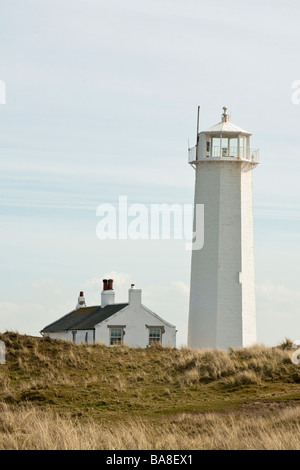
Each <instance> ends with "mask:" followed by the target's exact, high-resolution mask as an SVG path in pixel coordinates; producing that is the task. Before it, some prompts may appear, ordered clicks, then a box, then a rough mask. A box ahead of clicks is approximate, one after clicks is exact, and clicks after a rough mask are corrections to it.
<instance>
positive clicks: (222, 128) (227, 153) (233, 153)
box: [189, 107, 259, 164]
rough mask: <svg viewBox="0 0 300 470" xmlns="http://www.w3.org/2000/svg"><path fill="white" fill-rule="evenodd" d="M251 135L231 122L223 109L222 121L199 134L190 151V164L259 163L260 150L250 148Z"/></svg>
mask: <svg viewBox="0 0 300 470" xmlns="http://www.w3.org/2000/svg"><path fill="white" fill-rule="evenodd" d="M250 136H251V133H250V132H248V131H245V130H244V129H241V128H240V127H238V126H236V125H235V124H232V123H231V122H230V121H229V115H228V112H227V108H226V107H224V108H223V114H222V121H221V122H219V123H218V124H216V125H215V126H213V127H210V128H209V129H207V130H206V131H203V132H200V133H198V132H197V144H196V146H195V147H193V148H191V149H189V163H192V164H193V163H196V162H198V161H209V160H242V161H248V162H249V161H250V162H252V163H253V164H257V163H258V154H259V152H258V150H257V149H252V148H251V146H250Z"/></svg>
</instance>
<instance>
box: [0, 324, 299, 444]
mask: <svg viewBox="0 0 300 470" xmlns="http://www.w3.org/2000/svg"><path fill="white" fill-rule="evenodd" d="M0 339H2V340H3V341H5V343H6V346H7V364H6V365H2V366H0V415H1V419H0V449H1V450H3V449H110V450H113V449H153V450H163V449H168V450H171V449H175V450H180V449H299V448H300V445H299V431H300V406H299V405H300V401H299V400H300V366H297V365H294V364H292V362H291V358H290V357H291V351H290V345H289V343H288V342H286V343H284V344H283V345H281V346H279V347H277V348H266V347H264V346H255V347H252V348H246V349H238V350H231V351H229V352H228V353H227V352H223V351H210V350H207V351H206V350H203V351H202V350H201V351H200V350H191V349H188V348H182V349H179V350H177V349H171V348H161V347H153V348H149V349H131V348H129V347H127V346H121V347H115V348H107V347H105V346H103V345H95V346H88V345H81V346H75V345H74V344H72V343H68V342H64V341H56V340H50V339H47V338H35V337H30V336H24V335H19V334H17V333H13V332H7V333H4V334H1V335H0Z"/></svg>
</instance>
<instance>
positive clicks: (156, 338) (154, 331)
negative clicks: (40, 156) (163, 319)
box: [149, 328, 161, 345]
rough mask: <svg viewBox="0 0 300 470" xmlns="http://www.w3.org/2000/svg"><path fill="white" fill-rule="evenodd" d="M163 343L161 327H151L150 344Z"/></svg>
mask: <svg viewBox="0 0 300 470" xmlns="http://www.w3.org/2000/svg"><path fill="white" fill-rule="evenodd" d="M154 343H161V328H149V345H151V344H154Z"/></svg>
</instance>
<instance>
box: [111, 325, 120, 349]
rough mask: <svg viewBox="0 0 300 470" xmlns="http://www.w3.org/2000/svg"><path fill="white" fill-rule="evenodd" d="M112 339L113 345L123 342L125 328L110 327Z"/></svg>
mask: <svg viewBox="0 0 300 470" xmlns="http://www.w3.org/2000/svg"><path fill="white" fill-rule="evenodd" d="M109 331H110V341H109V344H110V345H111V346H114V345H117V344H122V343H123V329H122V328H110V330H109Z"/></svg>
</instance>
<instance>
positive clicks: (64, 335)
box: [47, 330, 94, 344]
mask: <svg viewBox="0 0 300 470" xmlns="http://www.w3.org/2000/svg"><path fill="white" fill-rule="evenodd" d="M86 334H87V343H88V344H93V342H94V332H93V330H76V335H75V343H76V344H80V343H86ZM47 336H49V337H50V338H52V339H62V340H64V341H72V342H73V339H74V336H73V333H72V331H59V332H57V333H47Z"/></svg>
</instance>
